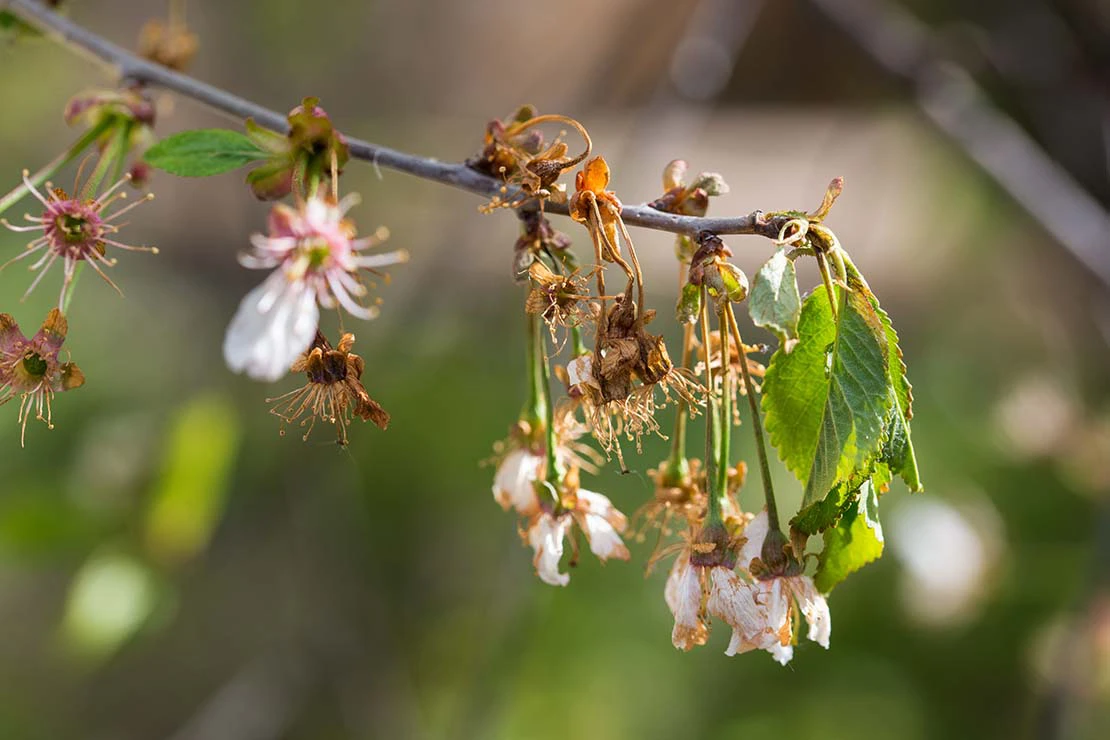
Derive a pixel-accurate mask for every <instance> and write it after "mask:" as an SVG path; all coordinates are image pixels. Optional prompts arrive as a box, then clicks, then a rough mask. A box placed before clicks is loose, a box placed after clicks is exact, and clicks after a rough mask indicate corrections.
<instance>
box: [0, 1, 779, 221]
mask: <svg viewBox="0 0 1110 740" xmlns="http://www.w3.org/2000/svg"><path fill="white" fill-rule="evenodd" d="M0 7H7V8H8V9H9V10H11V11H13V12H15V13H16V14H18V15H19V16H20V17H22V18H23V20H25V21H27V22H28V23H30V24H32V25H34V26H35V27H37V28H38V29H39V30H41V31H42V32H43V33H45V34H47V35H48V36H52V37H53V38H55V39H56V40H58V41H59V42H61V43H62V44H64V45H66V46H68V47H70V48H72V49H75V50H77V51H79V52H82V53H84V54H85V55H87V56H90V57H92V58H93V59H94V60H96V61H97V62H99V63H101V64H103V65H106V66H108V67H110V68H112V69H113V70H115V71H116V73H117V74H118V75H119V78H120V81H121V82H134V83H141V84H145V85H152V86H156V87H160V88H163V89H165V90H169V91H172V92H175V93H177V94H179V95H182V96H184V97H186V98H190V99H192V100H195V101H197V102H199V103H202V104H204V105H206V106H208V107H209V108H211V109H213V110H215V111H217V112H219V113H222V114H224V115H227V116H229V117H231V118H234V119H237V120H239V121H242V120H245V119H247V118H253V119H254V120H255V122H256V123H258V124H259V125H260V126H264V127H266V128H269V129H273V130H274V131H281V132H285V131H287V130H288V122H287V120H286V116H285V115H284V114H282V113H279V112H277V111H274V110H270V109H269V108H265V107H263V106H260V105H258V104H257V103H254V102H252V101H250V100H247V99H245V98H242V97H239V96H238V95H235V94H233V93H230V92H227V91H226V90H223V89H220V88H218V87H215V86H213V85H209V84H207V83H205V82H201V81H200V80H197V79H194V78H192V77H189V76H188V75H184V74H181V73H179V72H175V71H173V70H170V69H167V68H166V67H163V66H161V65H159V64H155V63H153V62H150V61H147V60H145V59H142V58H140V57H137V56H135V55H134V54H132V53H130V52H129V51H127V50H126V49H123V48H122V47H120V46H117V45H116V44H113V43H112V42H110V41H108V40H107V39H105V38H103V37H101V36H98V35H97V34H95V33H93V32H92V31H89V30H88V29H87V28H85V27H83V26H81V25H79V24H77V23H74V22H73V21H71V20H69V19H68V18H64V17H62V16H60V15H58V14H57V13H55V12H54V11H52V10H50V9H49V8H47V7H46V6H45V5H43V4H42V3H40V2H37V0H0ZM347 142H348V144H349V146H350V152H351V156H352V157H354V158H355V159H361V160H364V161H367V162H372V163H373V164H375V165H377V166H380V167H385V168H388V169H391V170H395V171H397V172H404V173H406V174H409V175H413V176H415V177H419V178H421V179H424V180H431V181H433V182H439V183H442V184H444V185H451V186H453V187H456V188H459V189H461V190H466V191H468V192H471V193H474V194H476V195H481V196H486V197H492V196H494V195H502V196H503V197H505V196H506V194H505V193H504V192H503V190H502V188H503V187H504V184H503V183H502V182H501V181H500V180H497V179H496V178H492V177H488V176H486V175H484V174H482V173H480V172H476V171H475V170H473V169H471V168H469V167H467V166H466V165H465V164H455V163H449V162H441V161H439V160H437V159H433V158H428V157H419V156H416V155H413V154H408V153H406V152H401V151H397V150H396V149H391V148H389V147H386V146H382V145H380V144H374V143H372V142H369V141H363V140H362V139H356V138H352V137H349V136H348V137H347ZM514 195H515V192H514V191H513V190H512V189H510V192H509V193H508V194H507V197H509V198H512V197H513V196H514ZM544 210H545V211H546V212H547V213H556V214H559V215H563V216H565V215H567V206H566V205H565V204H560V203H553V202H548V203H546V204H545V205H544ZM621 217H622V218H623V219H624V222H625V223H626V224H627V225H629V226H638V227H640V228H644V229H653V230H655V231H667V232H671V233H675V234H690V235H695V234H697V233H699V232H702V231H707V232H711V233H714V234H753V235H758V236H764V237H767V238H768V239H775V238H777V237H778V236H779V230H780V228H781V227H782V224H783V223H785V221H786V220H788V219H787V217H783V216H777V215H776V216H766V215H765V214H764V213H763V212H762V211H753V212H752V213H749V214H747V215H745V216H737V217H733V218H704V217H697V216H682V215H677V214H671V213H665V212H663V211H658V210H656V209H654V208H651V207H649V206H646V205H636V206H628V205H626V206H624V208H623V210H622V211H621Z"/></svg>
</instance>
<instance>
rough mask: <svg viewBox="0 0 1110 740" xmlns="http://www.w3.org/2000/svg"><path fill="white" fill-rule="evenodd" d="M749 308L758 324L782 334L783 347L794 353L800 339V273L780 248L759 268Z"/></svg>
mask: <svg viewBox="0 0 1110 740" xmlns="http://www.w3.org/2000/svg"><path fill="white" fill-rule="evenodd" d="M748 311H749V312H750V313H751V317H752V321H753V322H755V325H756V326H762V327H763V328H764V329H768V330H770V331H772V332H774V333H775V334H777V335H778V338H779V342H780V343H781V344H782V346H783V348H784V349H785V350H786V351H787V352H790V351H791V350H792V349H793V348H794V345H795V344H796V343H797V341H798V318H799V316H800V315H801V311H802V299H801V296H800V295H798V275H797V273H796V272H795V270H794V262H793V260H791V259H790V258H789V257H787V256H786V250H783V249H780V250H779V251H777V252H775V254H774V256H773V257H771V259H769V260H767V262H766V263H765V264H764V265H763V267H761V268H759V272H757V273H756V274H755V281H754V282H753V283H752V294H751V297H750V299H749V301H748Z"/></svg>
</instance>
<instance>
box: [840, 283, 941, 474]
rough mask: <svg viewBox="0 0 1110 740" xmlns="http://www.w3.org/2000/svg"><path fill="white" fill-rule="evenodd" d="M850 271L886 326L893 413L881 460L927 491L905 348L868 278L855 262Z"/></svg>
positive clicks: (885, 333) (884, 327)
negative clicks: (916, 447) (919, 458)
mask: <svg viewBox="0 0 1110 740" xmlns="http://www.w3.org/2000/svg"><path fill="white" fill-rule="evenodd" d="M847 268H848V272H849V273H850V274H852V275H854V276H855V277H857V278H858V280H859V282H860V283H861V285H862V290H863V291H865V292H866V293H867V295H868V297H869V298H870V301H871V305H872V307H873V308H874V309H875V313H876V314H877V315H878V317H879V321H880V322H881V323H882V326H883V333H884V335H885V337H886V344H887V367H888V369H889V374H890V385H891V392H892V394H893V401H892V402H891V407H890V415H889V417H888V419H887V423H886V439H885V440H884V442H883V451H882V460H883V462H885V463H886V464H887V465H889V466H890V470H891V472H893V473H896V474H898V475H900V476H901V477H902V480H903V481H905V483H906V486H907V487H908V488H909V489H910V490H911V491H913V492H914V493H919V492H921V491H923V490H925V488H924V486H923V485H922V483H921V473H920V471H919V470H918V469H917V455H916V454H915V453H914V450H913V441H912V439H911V438H910V424H909V420H910V419H911V418H913V386H911V385H910V381H909V379H908V378H907V377H906V363H905V360H904V359H903V358H902V349H901V348H900V347H899V346H898V332H896V331H895V330H894V325H893V324H892V323H891V320H890V316H888V315H887V313H886V312H885V311H883V309H882V308H881V307H880V306H879V299H878V298H876V297H875V294H874V293H872V292H871V290H870V288H869V287H868V286H867V283H866V281H864V280H863V278H862V277H860V276H859V272H858V271H857V270H856V268H855V265H852V264H851V262H849V263H848V264H847Z"/></svg>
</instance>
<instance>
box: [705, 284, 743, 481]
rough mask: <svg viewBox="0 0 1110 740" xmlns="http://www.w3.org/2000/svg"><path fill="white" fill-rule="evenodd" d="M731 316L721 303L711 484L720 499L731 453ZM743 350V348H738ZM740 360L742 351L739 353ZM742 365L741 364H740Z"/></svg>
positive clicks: (718, 327)
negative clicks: (717, 408) (717, 432)
mask: <svg viewBox="0 0 1110 740" xmlns="http://www.w3.org/2000/svg"><path fill="white" fill-rule="evenodd" d="M731 314H732V304H731V303H730V302H729V301H728V300H727V299H723V300H722V301H721V307H720V309H718V312H717V329H718V331H719V332H720V335H721V420H720V422H718V424H719V427H720V430H721V437H720V442H719V443H718V448H719V449H718V451H717V454H718V455H720V457H718V458H717V470H716V474H717V475H716V480H715V481H714V483H713V484H712V491H713V496H714V497H715V498H717V499H721V498H723V497H725V496H727V495H728V463H729V453H730V452H731V451H732V373H730V372H729V371H728V363H729V361H730V353H729V346H728V317H729V315H731ZM708 347H709V345H706V349H707V351H706V364H708V363H709V352H708ZM740 349H741V350H743V347H741V348H740ZM740 354H741V358H742V357H743V351H741V353H740ZM741 364H743V362H741Z"/></svg>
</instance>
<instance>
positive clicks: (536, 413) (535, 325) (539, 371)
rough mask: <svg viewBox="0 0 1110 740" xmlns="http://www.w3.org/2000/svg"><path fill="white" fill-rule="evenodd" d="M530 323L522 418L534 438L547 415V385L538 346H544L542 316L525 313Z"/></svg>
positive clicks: (528, 323)
mask: <svg viewBox="0 0 1110 740" xmlns="http://www.w3.org/2000/svg"><path fill="white" fill-rule="evenodd" d="M525 320H526V321H527V325H528V351H527V362H528V402H527V403H526V404H525V405H524V410H523V411H522V412H521V415H520V416H521V419H522V420H524V421H525V422H527V423H528V426H529V431H530V433H531V434H532V438H533V439H534V438H535V432H536V430H537V429H539V428H540V427H541V426H543V422H544V416H545V406H546V404H545V401H544V399H545V397H546V396H547V392H546V387H545V386H544V384H543V378H544V375H543V357H542V356H541V354H540V353H539V352H537V349H536V348H537V346H540V347H542V344H541V343H540V342H539V341H538V340H539V335H540V325H539V324H540V318H539V316H534V315H531V314H527V315H525Z"/></svg>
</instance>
